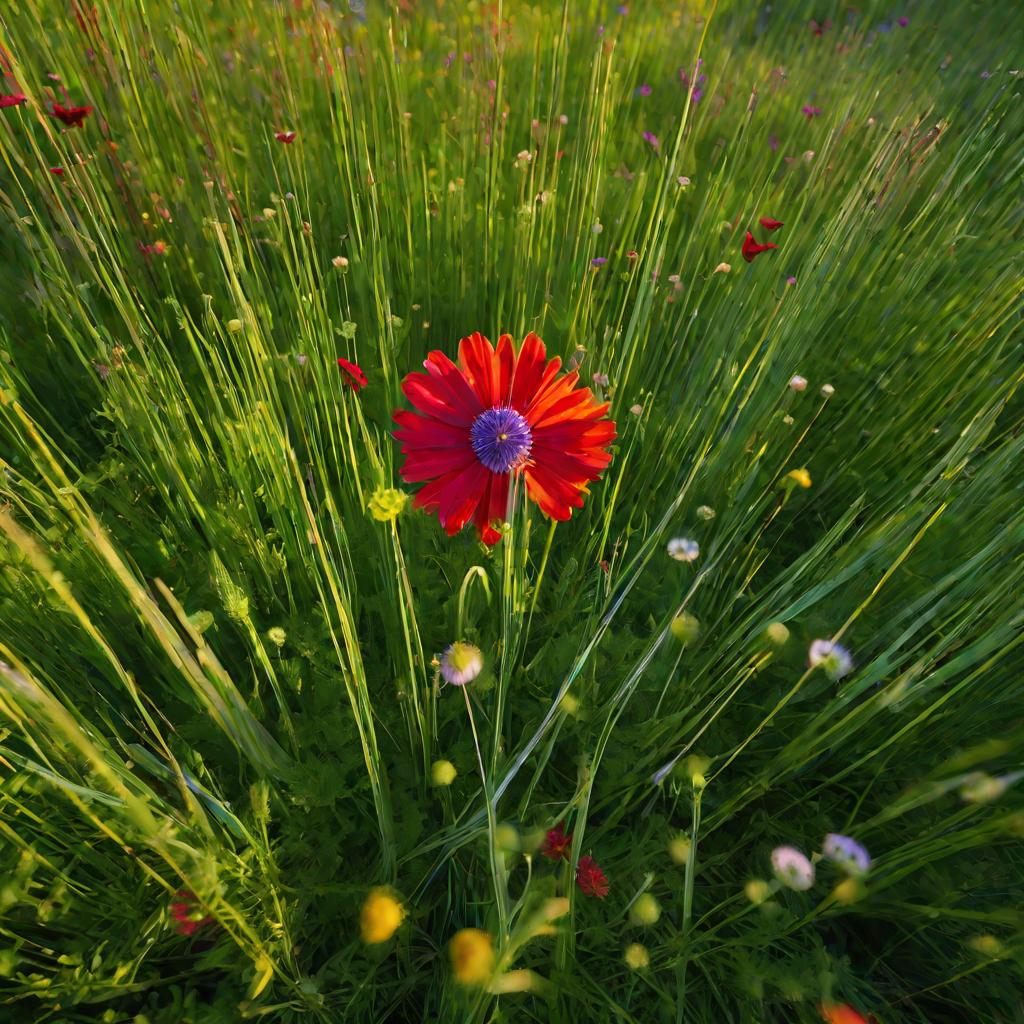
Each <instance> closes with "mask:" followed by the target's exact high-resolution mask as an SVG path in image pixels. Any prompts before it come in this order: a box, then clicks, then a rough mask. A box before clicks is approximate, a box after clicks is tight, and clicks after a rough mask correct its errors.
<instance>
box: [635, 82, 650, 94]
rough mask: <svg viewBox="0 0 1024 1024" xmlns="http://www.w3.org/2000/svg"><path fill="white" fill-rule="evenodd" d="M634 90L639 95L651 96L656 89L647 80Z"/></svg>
mask: <svg viewBox="0 0 1024 1024" xmlns="http://www.w3.org/2000/svg"><path fill="white" fill-rule="evenodd" d="M634 92H635V93H636V95H637V96H650V95H651V93H652V92H654V90H653V89H652V88H651V87H650V86H649V85H648V84H647V83H646V82H644V84H643V85H638V86H637V87H636V89H635V90H634Z"/></svg>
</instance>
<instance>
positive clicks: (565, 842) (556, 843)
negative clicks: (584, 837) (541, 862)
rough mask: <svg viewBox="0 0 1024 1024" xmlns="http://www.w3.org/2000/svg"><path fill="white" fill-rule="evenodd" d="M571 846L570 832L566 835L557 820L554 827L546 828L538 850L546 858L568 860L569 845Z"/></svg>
mask: <svg viewBox="0 0 1024 1024" xmlns="http://www.w3.org/2000/svg"><path fill="white" fill-rule="evenodd" d="M570 846H572V833H571V832H570V833H569V834H568V835H566V833H565V829H564V828H563V827H562V823H561V822H559V823H558V824H557V825H556V826H555V827H554V828H551V829H548V831H547V834H546V835H545V836H544V843H543V845H542V846H541V848H540V852H541V854H542V855H543V856H545V857H547V859H548V860H568V859H569V847H570Z"/></svg>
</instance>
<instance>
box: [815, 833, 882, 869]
mask: <svg viewBox="0 0 1024 1024" xmlns="http://www.w3.org/2000/svg"><path fill="white" fill-rule="evenodd" d="M822 851H823V852H824V854H825V856H826V857H828V859H829V860H830V861H833V862H834V863H836V864H838V865H839V866H840V867H841V868H842V869H843V870H844V871H846V872H847V873H848V874H851V875H864V874H867V871H868V868H870V867H871V857H870V855H869V854H868V851H867V850H865V849H864V847H863V846H861V844H860V843H858V842H857V840H856V839H851V838H850V837H849V836H842V835H839V834H838V833H837V832H829V834H828V835H827V836H825V842H824V843H823V844H822Z"/></svg>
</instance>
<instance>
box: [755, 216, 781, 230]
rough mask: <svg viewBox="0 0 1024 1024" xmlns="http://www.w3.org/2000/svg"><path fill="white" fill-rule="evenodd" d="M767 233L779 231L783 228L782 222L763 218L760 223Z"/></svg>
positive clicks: (772, 218)
mask: <svg viewBox="0 0 1024 1024" xmlns="http://www.w3.org/2000/svg"><path fill="white" fill-rule="evenodd" d="M758 223H760V225H761V227H763V228H764V229H765V231H778V230H779V228H781V227H782V226H783V223H782V221H781V220H776V219H775V218H774V217H762V218H761V220H760V221H759V222H758Z"/></svg>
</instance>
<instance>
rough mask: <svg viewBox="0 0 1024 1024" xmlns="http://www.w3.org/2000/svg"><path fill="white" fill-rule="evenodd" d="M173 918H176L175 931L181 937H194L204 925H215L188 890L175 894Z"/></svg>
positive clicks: (172, 905)
mask: <svg viewBox="0 0 1024 1024" xmlns="http://www.w3.org/2000/svg"><path fill="white" fill-rule="evenodd" d="M171 917H173V918H174V930H175V931H176V932H177V933H178V934H179V935H193V934H195V932H196V931H198V930H199V929H200V928H202V927H203V926H204V925H208V924H212V923H213V918H212V917H210V916H209V915H208V914H207V915H204V914H203V911H202V908H201V907H200V906H199V903H198V901H197V900H196V898H195V895H194V894H193V893H191V892H189V891H188V889H179V890H178V891H177V892H176V893H175V894H174V899H173V900H172V901H171Z"/></svg>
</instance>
